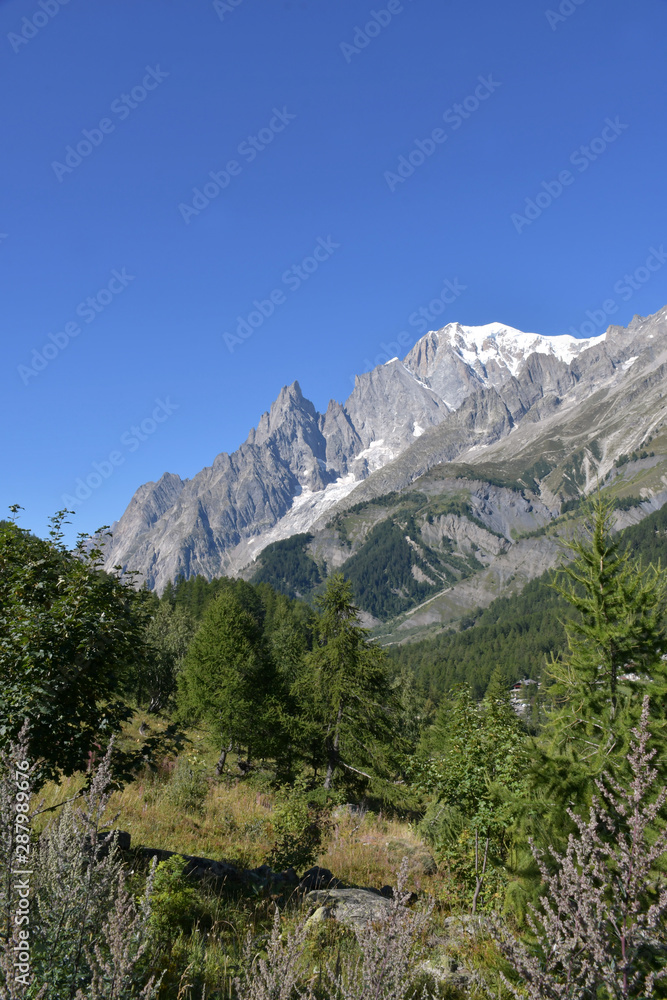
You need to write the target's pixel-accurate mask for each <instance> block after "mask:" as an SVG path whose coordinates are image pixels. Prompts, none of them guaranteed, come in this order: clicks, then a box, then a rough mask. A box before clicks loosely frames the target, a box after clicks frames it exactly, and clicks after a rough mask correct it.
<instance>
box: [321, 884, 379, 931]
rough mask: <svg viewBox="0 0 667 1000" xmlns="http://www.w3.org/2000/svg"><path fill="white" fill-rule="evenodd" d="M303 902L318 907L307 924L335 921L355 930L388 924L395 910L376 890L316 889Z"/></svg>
mask: <svg viewBox="0 0 667 1000" xmlns="http://www.w3.org/2000/svg"><path fill="white" fill-rule="evenodd" d="M304 902H305V903H306V904H307V905H308V906H312V907H315V911H314V913H313V914H312V915H311V916H310V917H309V918H308V924H317V923H320V922H321V921H323V920H336V921H338V923H340V924H344V925H345V926H346V927H352V928H355V927H363V926H364V925H365V924H369V923H372V922H373V921H375V920H386V919H387V917H388V916H389V914H390V913H391V911H392V909H393V907H392V904H391V902H390V901H389V900H388V899H387V898H386V897H385V896H382V895H381V894H380V893H379V892H378V891H377V890H373V889H317V890H315V891H314V892H309V893H308V894H307V896H306V897H305V900H304Z"/></svg>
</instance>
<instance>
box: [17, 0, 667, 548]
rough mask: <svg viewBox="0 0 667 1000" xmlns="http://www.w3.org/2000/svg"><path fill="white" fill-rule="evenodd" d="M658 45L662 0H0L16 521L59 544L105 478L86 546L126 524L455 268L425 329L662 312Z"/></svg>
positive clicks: (378, 337) (663, 82)
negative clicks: (80, 487)
mask: <svg viewBox="0 0 667 1000" xmlns="http://www.w3.org/2000/svg"><path fill="white" fill-rule="evenodd" d="M550 9H551V11H552V12H553V14H548V11H549V10H550ZM559 10H561V11H564V12H565V13H562V12H561V13H559ZM568 11H570V13H568ZM372 12H375V14H374V15H373V13H372ZM366 26H368V30H367V29H366ZM357 29H361V30H360V31H358V30H357ZM666 38H667V3H666V2H665V0H637V2H635V3H632V4H630V3H628V2H627V0H584V2H579V3H576V2H575V0H564V2H562V3H560V7H559V4H558V3H557V2H556V0H553V3H552V5H551V8H550V0H543V2H542V0H512V2H509V3H505V4H499V3H498V2H497V0H403V2H402V3H399V2H397V0H390V2H387V0H377V2H376V3H375V4H373V3H372V2H362V0H228V2H225V0H218V2H217V3H215V4H214V3H213V2H211V0H107V2H102V0H86V2H83V0H69V2H68V3H66V4H64V5H62V6H61V5H60V4H59V3H58V0H4V2H0V74H1V76H2V93H3V95H4V99H3V102H2V107H1V108H0V126H1V134H2V140H3V156H2V160H1V163H0V171H1V177H2V183H1V186H0V191H1V194H0V199H1V202H0V274H1V276H2V277H1V280H2V307H3V315H2V331H3V346H4V365H3V369H2V393H1V399H2V407H3V413H2V427H3V433H4V447H3V451H4V454H3V460H2V490H1V492H2V497H1V498H0V500H1V501H2V503H1V506H2V509H3V510H5V509H6V507H7V505H8V504H10V503H14V502H16V503H21V504H22V505H23V506H24V507H25V508H26V511H25V513H24V515H23V520H22V523H23V524H24V525H25V526H26V527H30V528H32V529H33V530H35V531H37V532H38V533H42V532H44V530H45V527H46V521H47V518H48V516H49V514H51V513H52V512H54V511H55V510H57V509H58V508H59V507H61V506H63V500H62V498H63V495H64V494H70V495H72V494H73V492H74V490H75V487H76V484H77V480H78V479H82V480H85V479H86V478H87V477H89V476H90V475H91V474H92V473H94V471H95V466H94V463H97V464H98V467H101V469H102V470H103V472H104V473H106V474H107V475H106V477H105V476H104V475H101V474H100V475H98V478H99V480H100V484H99V485H98V486H95V488H93V489H92V490H91V492H90V496H88V497H86V499H85V500H83V501H82V502H80V503H79V504H78V505H77V507H78V510H77V516H76V518H75V523H74V525H73V528H72V532H73V533H74V532H75V531H92V530H94V529H95V528H96V527H98V526H99V525H101V524H103V523H110V522H111V521H112V520H114V519H115V518H117V517H119V516H120V514H121V513H122V511H123V510H124V508H125V506H126V504H127V503H128V501H129V499H130V497H131V496H132V493H133V492H134V490H135V489H136V488H137V487H138V486H139V485H141V484H142V483H144V482H147V481H149V480H155V479H158V478H159V477H160V476H161V475H162V473H163V472H165V471H167V470H168V471H172V472H177V473H179V474H180V475H182V476H192V475H194V474H195V473H196V472H197V471H198V470H199V469H200V468H202V467H203V466H204V465H207V464H210V463H211V462H212V460H213V459H214V457H215V455H216V454H218V453H219V452H221V451H225V450H227V451H232V450H234V449H235V448H236V447H237V446H238V445H239V444H240V443H241V441H243V440H244V439H245V437H246V435H247V433H248V431H249V429H250V427H251V426H253V425H254V424H256V422H257V420H258V418H259V416H260V414H261V413H262V412H263V411H264V410H266V409H268V407H269V405H270V404H271V402H272V400H273V399H274V398H275V397H276V395H277V394H278V392H279V391H280V388H281V386H283V385H284V384H286V383H289V382H291V381H293V380H294V379H298V380H299V382H300V383H301V386H302V389H303V392H304V394H305V395H306V396H308V397H309V398H310V399H312V400H313V402H314V403H315V405H316V406H317V407H318V408H320V409H323V408H325V407H326V405H327V402H328V400H329V398H330V397H333V398H336V399H339V400H343V399H345V398H346V396H347V395H348V394H349V392H350V391H351V389H352V384H353V383H352V376H353V375H354V373H355V372H361V371H363V370H365V369H366V368H368V366H369V364H372V363H373V362H374V361H375V359H377V360H378V361H382V360H385V359H386V353H384V351H385V348H383V346H382V345H383V343H384V344H386V345H387V349H388V350H391V353H393V354H395V353H399V351H398V350H395V349H392V344H396V339H397V337H398V336H399V335H400V334H401V333H403V338H402V346H401V347H400V353H401V354H403V353H405V352H406V350H407V348H409V346H411V345H412V343H414V342H415V340H416V339H418V336H419V331H420V327H419V326H418V322H419V319H420V317H419V316H418V315H417V316H414V315H413V314H414V313H415V312H418V310H419V309H420V308H426V309H429V310H430V309H431V307H430V305H429V303H431V302H432V301H433V300H437V298H438V297H439V296H440V295H441V292H442V290H443V284H444V282H445V281H446V280H449V281H450V283H451V284H450V291H447V292H446V297H447V299H449V300H452V299H453V300H454V301H449V302H448V303H447V304H446V305H444V304H440V303H438V302H437V301H436V302H435V306H434V307H433V310H432V311H431V313H430V315H432V316H433V320H432V322H428V323H427V324H426V325H428V326H429V327H431V328H436V327H439V326H442V325H444V323H447V322H451V321H455V320H458V321H459V322H462V323H465V324H480V323H487V322H492V321H501V322H504V323H507V324H510V325H513V326H516V327H518V328H520V329H523V330H527V331H531V332H538V333H545V334H559V333H565V332H568V330H569V329H570V327H574V328H575V329H576V330H580V329H581V325H582V324H583V323H584V322H585V321H586V320H587V310H590V311H591V312H592V313H593V317H594V319H593V320H591V323H592V328H590V329H589V330H588V332H596V333H597V332H601V330H602V329H604V327H605V326H606V323H607V317H606V316H605V314H604V313H603V312H602V311H601V306H602V304H603V303H605V302H607V305H608V306H609V308H610V309H611V307H612V306H613V307H615V308H614V310H613V314H610V315H609V319H608V321H609V322H618V323H622V324H626V323H627V322H628V321H629V320H630V319H631V318H632V316H633V315H634V314H635V313H640V314H642V315H646V314H648V313H651V312H654V311H656V310H657V309H659V308H660V307H661V306H663V305H664V304H665V303H666V302H667V265H665V263H664V261H663V262H662V263H660V262H659V258H656V257H653V258H652V260H651V266H652V267H653V268H654V269H653V270H648V269H646V268H645V261H646V259H647V258H648V256H649V253H650V252H651V248H655V249H657V250H658V251H660V247H661V245H662V244H663V243H664V244H665V246H667V219H666V218H665V166H666V163H667V157H666V153H667V138H666V131H665V108H666V106H667V102H666V98H667V63H666V61H665V39H666ZM456 105H459V109H458V110H457V108H456ZM461 112H463V114H461ZM607 120H609V121H610V122H611V123H612V125H610V124H608V123H607ZM84 130H86V131H87V132H88V136H87V137H86V134H85V131H84ZM434 130H436V132H435V136H436V137H437V140H438V141H434V139H433V137H432V136H433V133H434ZM437 130H439V131H437ZM252 137H255V138H252ZM418 142H419V144H421V151H420V149H419V146H418V144H417V143H418ZM582 146H583V147H586V149H587V150H588V152H586V151H584V152H582V151H579V152H577V150H580V147H582ZM67 147H71V149H70V151H69V153H68V152H67ZM77 147H78V151H77ZM401 157H403V158H404V159H401ZM79 158H80V162H79ZM422 160H423V162H421V161H422ZM230 162H231V169H230V170H229V169H228V166H229V164H230ZM399 164H402V168H401V169H402V173H403V174H404V175H405V176H404V177H402V178H400V179H399V176H400V172H399V170H398V167H399ZM221 171H222V172H223V173H220V172H221ZM563 171H569V173H568V174H567V175H562V172H563ZM211 172H212V173H214V174H217V175H218V178H219V183H220V184H224V185H225V186H224V189H220V188H219V187H218V183H217V182H214V181H213V180H212V179H211V177H210V173H211ZM559 174H561V175H562V177H561V180H562V179H563V176H565V182H564V183H563V184H562V185H561V182H560V181H557V179H558V176H559ZM555 182H557V183H555ZM206 184H208V185H209V187H208V188H205V187H204V185H206ZM559 185H561V190H560V193H559ZM195 188H198V189H199V190H200V191H201V192H202V194H201V195H199V196H198V199H199V200H197V201H194V199H195V193H194V189H195ZM206 191H208V194H209V195H213V197H211V199H210V201H209V203H208V204H206V197H207V196H206ZM540 192H541V193H542V194H541V196H540V198H539V199H538V200H537V202H538V203H537V207H533V208H530V207H529V208H528V212H529V214H532V215H533V217H534V218H533V220H532V221H530V222H529V221H527V217H526V199H536V197H537V195H538V193H540ZM549 192H551V193H549ZM540 204H541V206H542V207H541V208H540ZM197 206H198V207H197ZM193 208H196V209H197V211H196V212H195V211H192V209H193ZM513 216H514V219H513V218H512V217H513ZM318 241H319V242H318ZM335 244H336V246H335ZM316 248H318V249H317V254H316V255H315V256H313V251H314V250H315V249H316ZM318 258H319V259H318ZM304 260H306V263H305V264H304V265H303V266H302V262H303V261H304ZM656 262H658V263H656ZM294 266H296V267H297V269H298V270H296V271H295V270H293V268H294ZM638 268H639V270H637V269H638ZM113 272H116V275H114V274H113ZM287 272H289V273H287ZM635 272H636V273H637V277H635V278H633V282H634V284H635V286H636V287H635V288H630V287H629V286H627V285H626V284H625V279H624V275H626V274H628V275H631V276H632V275H634V274H635ZM118 275H120V278H119V277H118ZM299 275H301V276H299ZM452 286H453V287H454V288H457V289H458V293H457V295H456V297H455V296H454V295H453V294H452V292H451V287H452ZM463 286H465V288H463ZM99 293H101V294H99ZM272 294H273V297H274V298H273V302H271V295H272ZM89 298H90V299H92V302H89V303H87V302H86V300H88V299H89ZM255 300H257V301H258V302H259V303H260V307H261V308H263V309H264V311H265V313H269V312H270V311H271V310H272V314H271V315H269V316H267V317H266V318H264V317H262V316H261V313H259V312H257V311H256V307H255V305H254V302H255ZM438 309H441V312H440V313H439V314H438V316H437V318H435V310H438ZM253 311H255V315H254V316H252V317H251V322H252V323H254V324H255V327H254V329H253V328H252V327H245V326H241V330H242V331H245V332H248V331H249V330H251V329H253V332H252V334H251V335H250V336H249V337H247V338H245V339H244V338H242V337H241V336H239V334H238V331H237V327H238V326H239V317H241V318H243V319H245V320H246V321H247V318H248V315H249V314H250V313H251V312H253ZM410 317H412V320H413V322H412V324H411V323H410ZM68 324H69V325H68ZM74 331H77V332H74ZM583 332H587V331H586V330H584V331H583ZM49 335H53V337H52V338H51V339H50V336H49ZM225 335H227V338H226V339H225ZM68 338H69V339H68ZM226 340H227V343H226ZM236 340H238V343H237V342H236ZM45 345H50V346H49V347H47V350H46V355H47V356H46V357H45V354H44V353H43V350H44V346H45ZM230 346H231V348H232V350H230V349H229V347H230ZM33 350H34V351H36V352H37V354H33ZM40 357H41V359H42V360H41V361H40V360H39V359H40ZM40 366H41V369H42V370H40V371H39V372H37V368H38V367H40ZM156 400H162V401H163V402H164V403H166V409H160V410H158V411H157V414H156V415H157V417H158V418H159V420H155V419H154V417H153V411H155V410H156V407H157V405H158V404H157V403H156ZM169 411H171V412H169ZM142 422H143V428H144V430H143V431H141V426H142ZM133 427H139V429H140V437H142V438H143V440H140V437H139V436H137V435H136V433H135V432H134V431H133V430H132V428H133ZM112 453H114V459H113V461H110V460H109V456H110V455H111V454H112ZM92 481H93V482H96V480H95V479H94V478H93V480H92Z"/></svg>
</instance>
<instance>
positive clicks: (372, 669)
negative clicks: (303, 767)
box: [295, 574, 399, 789]
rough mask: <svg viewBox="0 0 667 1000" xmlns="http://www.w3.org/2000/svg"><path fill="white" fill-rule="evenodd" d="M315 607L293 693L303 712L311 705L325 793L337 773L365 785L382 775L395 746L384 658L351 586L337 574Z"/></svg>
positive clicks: (396, 742) (392, 709)
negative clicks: (308, 648)
mask: <svg viewBox="0 0 667 1000" xmlns="http://www.w3.org/2000/svg"><path fill="white" fill-rule="evenodd" d="M316 603H317V606H318V609H319V612H320V614H319V619H318V622H317V627H316V634H317V639H316V643H315V646H314V649H313V651H312V653H310V654H309V655H308V656H307V657H306V661H305V669H304V671H303V673H302V675H301V678H300V679H299V681H298V682H297V684H296V685H295V692H296V694H297V696H298V699H299V702H300V704H301V706H303V708H304V710H305V709H306V706H308V705H309V706H310V715H311V717H312V720H313V723H314V726H315V733H314V735H315V741H316V746H315V749H316V751H317V754H318V763H321V764H322V765H324V767H325V777H324V788H325V789H330V788H331V787H332V785H333V782H334V776H335V775H336V773H337V772H338V771H341V770H343V771H346V772H347V773H348V774H352V775H357V776H359V777H362V778H365V779H367V780H372V779H373V778H375V777H378V776H382V775H384V776H386V775H387V773H388V758H390V757H391V755H392V750H396V749H398V743H399V739H398V738H397V735H396V732H395V730H394V729H393V727H392V714H393V711H394V699H393V697H392V693H391V690H390V683H389V674H388V670H387V663H386V658H385V656H384V654H383V652H382V650H381V649H380V648H378V647H377V646H374V645H373V644H372V643H371V642H369V640H368V630H367V629H365V628H363V627H362V626H361V624H360V622H359V609H358V608H357V607H356V605H355V604H354V603H353V598H352V587H351V584H350V583H349V582H348V581H346V580H345V578H344V577H343V576H342V575H341V574H335V575H334V576H332V577H330V578H329V580H328V582H327V587H326V591H325V593H324V595H323V596H322V597H320V598H319V599H318V600H317V602H316ZM392 744H395V746H394V747H392ZM369 771H370V772H371V773H369Z"/></svg>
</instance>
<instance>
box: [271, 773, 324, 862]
mask: <svg viewBox="0 0 667 1000" xmlns="http://www.w3.org/2000/svg"><path fill="white" fill-rule="evenodd" d="M272 826H273V833H274V838H275V843H274V846H273V849H272V851H271V854H270V855H269V858H268V862H269V864H270V865H271V867H272V868H274V869H275V870H277V871H282V870H283V869H285V868H296V869H303V868H309V867H310V866H311V865H312V864H313V862H314V861H315V858H316V856H317V851H318V848H319V844H320V840H321V829H320V824H319V813H318V811H317V810H315V809H314V808H313V807H312V806H311V805H310V803H309V800H308V793H307V791H306V788H305V783H304V782H303V780H298V781H297V782H296V783H295V784H294V785H293V786H291V787H287V786H286V787H284V788H283V790H282V800H281V801H280V802H279V804H278V806H276V808H275V810H274V813H273V817H272Z"/></svg>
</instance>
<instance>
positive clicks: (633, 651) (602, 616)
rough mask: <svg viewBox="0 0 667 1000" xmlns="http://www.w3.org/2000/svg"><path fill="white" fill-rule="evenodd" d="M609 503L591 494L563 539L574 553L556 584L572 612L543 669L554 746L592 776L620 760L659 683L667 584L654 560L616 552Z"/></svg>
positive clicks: (618, 546) (665, 640) (662, 670)
mask: <svg viewBox="0 0 667 1000" xmlns="http://www.w3.org/2000/svg"><path fill="white" fill-rule="evenodd" d="M613 509H614V508H613V505H612V504H611V503H610V502H605V501H604V500H603V499H602V498H601V497H600V496H599V494H598V496H596V497H595V498H594V500H593V501H592V503H591V513H592V524H591V525H590V527H589V532H588V537H587V538H583V539H581V538H575V539H573V540H572V541H570V542H569V543H568V548H569V549H570V550H571V551H572V552H573V553H574V555H575V559H574V561H573V563H572V564H571V565H570V566H568V567H566V568H565V570H564V571H563V573H564V575H565V578H566V579H565V581H564V583H561V584H557V585H556V588H557V590H558V591H559V593H560V594H561V595H562V596H563V597H564V598H565V600H566V601H567V602H568V604H569V605H570V606H571V607H572V608H573V609H574V611H575V612H577V617H576V618H574V619H572V620H568V621H566V622H565V631H566V635H567V650H566V652H565V654H564V656H563V657H562V658H561V659H559V660H556V659H553V658H552V661H551V663H550V664H549V665H548V669H547V673H548V675H549V676H550V677H551V680H552V686H551V689H550V692H549V694H550V696H551V698H552V705H553V707H552V711H551V713H550V719H549V723H548V726H547V733H548V734H549V736H550V737H551V739H552V741H553V746H554V749H555V750H556V751H557V752H558V753H563V752H568V751H569V752H571V753H572V754H574V755H575V756H576V757H577V758H578V759H579V760H581V761H583V762H585V763H586V766H587V767H588V768H589V769H590V771H591V773H593V774H599V773H600V772H601V770H602V769H603V768H609V767H610V766H612V767H613V760H614V758H616V759H619V760H625V757H626V753H627V746H628V739H629V733H630V730H631V728H632V726H633V725H635V724H636V722H637V719H638V717H639V712H640V710H641V700H642V695H643V693H644V692H645V691H646V690H647V685H648V686H649V687H650V686H651V685H653V684H658V685H662V683H663V678H664V666H663V661H662V660H661V654H662V652H663V649H664V648H665V647H666V646H667V637H666V636H665V629H664V617H665V612H666V610H667V583H666V581H665V580H664V578H663V577H662V574H661V572H660V567H659V566H658V567H654V566H650V567H649V568H648V569H643V568H642V566H641V565H640V564H639V563H637V562H634V561H633V560H631V558H630V555H629V553H628V552H627V551H625V552H624V551H621V549H620V545H619V542H618V541H617V540H615V539H614V538H612V536H611V529H612V523H613ZM649 693H650V694H651V695H652V696H653V695H654V694H655V693H656V692H655V691H654V690H650V691H649Z"/></svg>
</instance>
